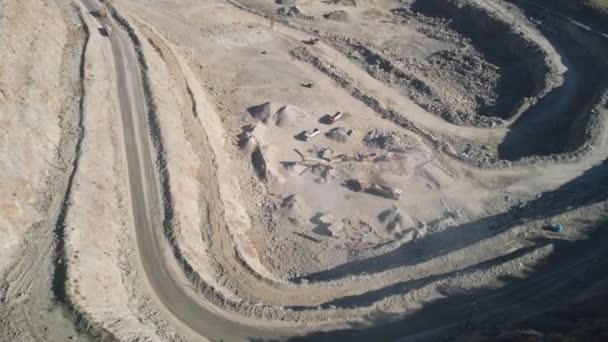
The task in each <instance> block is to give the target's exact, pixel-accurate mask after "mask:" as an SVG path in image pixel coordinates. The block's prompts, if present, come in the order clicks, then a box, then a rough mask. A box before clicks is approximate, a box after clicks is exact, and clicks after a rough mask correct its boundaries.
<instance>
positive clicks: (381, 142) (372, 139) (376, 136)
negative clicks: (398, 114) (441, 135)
mask: <svg viewBox="0 0 608 342" xmlns="http://www.w3.org/2000/svg"><path fill="white" fill-rule="evenodd" d="M363 143H364V144H366V145H367V146H369V147H373V148H378V149H381V150H386V151H390V152H405V151H407V150H409V149H413V148H420V142H419V141H418V140H417V139H416V138H414V137H412V136H410V135H408V134H406V133H403V132H393V131H385V130H380V129H374V130H371V131H369V132H368V133H367V134H366V135H365V137H364V138H363Z"/></svg>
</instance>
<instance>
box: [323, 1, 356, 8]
mask: <svg viewBox="0 0 608 342" xmlns="http://www.w3.org/2000/svg"><path fill="white" fill-rule="evenodd" d="M323 3H325V4H328V5H339V6H344V7H357V6H358V5H359V4H358V3H357V1H356V0H325V1H323Z"/></svg>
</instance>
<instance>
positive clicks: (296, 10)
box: [277, 6, 313, 19]
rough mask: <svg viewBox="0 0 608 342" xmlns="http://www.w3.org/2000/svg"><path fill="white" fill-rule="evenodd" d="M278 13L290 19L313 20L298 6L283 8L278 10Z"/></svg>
mask: <svg viewBox="0 0 608 342" xmlns="http://www.w3.org/2000/svg"><path fill="white" fill-rule="evenodd" d="M277 13H279V14H281V15H286V16H289V17H297V18H302V19H313V17H311V16H309V15H306V14H304V12H302V10H301V9H300V7H298V6H291V7H281V8H279V9H278V10H277Z"/></svg>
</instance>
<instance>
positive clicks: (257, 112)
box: [247, 101, 308, 127]
mask: <svg viewBox="0 0 608 342" xmlns="http://www.w3.org/2000/svg"><path fill="white" fill-rule="evenodd" d="M247 111H248V112H249V114H251V116H253V117H254V118H256V119H258V120H259V121H261V122H262V123H264V124H266V125H275V126H278V127H289V126H292V125H293V122H294V120H296V119H297V118H304V117H306V116H308V113H306V112H305V111H304V110H303V109H301V108H299V107H296V106H292V105H289V104H287V105H283V104H279V103H276V102H271V101H269V102H265V103H263V104H261V105H258V106H253V107H249V108H248V109H247Z"/></svg>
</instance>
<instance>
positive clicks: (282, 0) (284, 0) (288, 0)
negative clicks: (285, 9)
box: [274, 0, 298, 6]
mask: <svg viewBox="0 0 608 342" xmlns="http://www.w3.org/2000/svg"><path fill="white" fill-rule="evenodd" d="M274 3H275V4H277V5H281V6H295V5H296V4H297V3H298V0H276V1H275V2H274Z"/></svg>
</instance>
